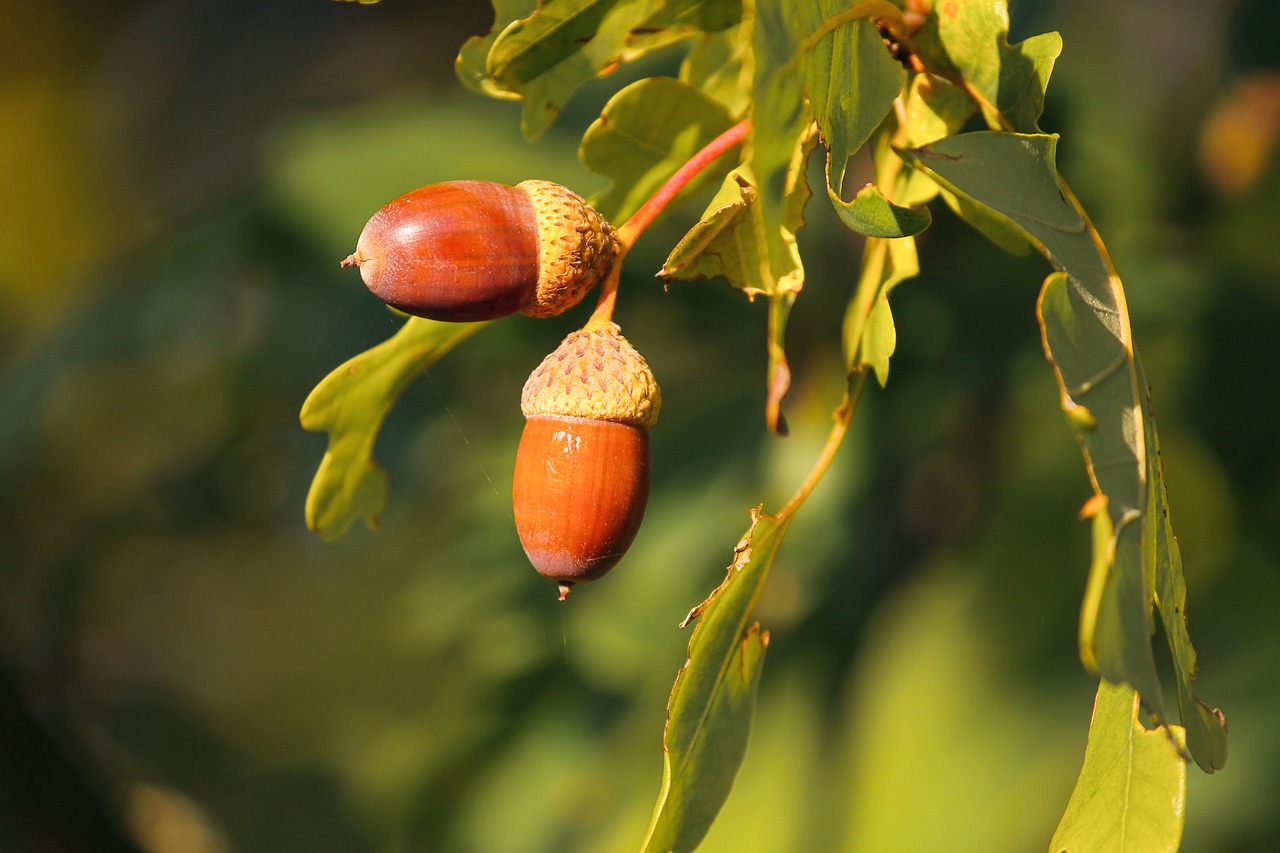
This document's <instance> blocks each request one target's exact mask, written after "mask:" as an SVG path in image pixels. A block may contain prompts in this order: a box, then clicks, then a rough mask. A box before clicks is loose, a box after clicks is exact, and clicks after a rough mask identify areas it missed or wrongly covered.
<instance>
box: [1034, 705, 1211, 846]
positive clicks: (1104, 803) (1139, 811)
mask: <svg viewBox="0 0 1280 853" xmlns="http://www.w3.org/2000/svg"><path fill="white" fill-rule="evenodd" d="M1139 713H1140V702H1139V699H1138V695H1137V694H1136V693H1135V692H1134V691H1133V689H1132V688H1130V687H1127V686H1123V685H1119V686H1117V685H1113V684H1109V683H1108V682H1106V681H1103V682H1101V683H1100V684H1099V685H1098V694H1097V697H1096V698H1095V699H1094V704H1093V719H1092V721H1091V722H1090V724H1089V743H1088V745H1087V746H1086V747H1085V752H1084V764H1083V766H1082V767H1081V768H1080V777H1079V778H1078V779H1077V780H1076V787H1075V790H1074V791H1072V792H1071V799H1070V801H1068V803H1067V808H1066V812H1065V813H1064V814H1063V816H1062V821H1061V823H1059V824H1058V828H1057V830H1056V831H1055V832H1054V834H1053V839H1052V841H1050V842H1049V853H1160V851H1174V850H1177V849H1178V845H1179V843H1180V841H1181V839H1182V824H1183V820H1184V819H1185V809H1186V795H1187V768H1186V764H1185V763H1184V762H1183V760H1182V758H1181V756H1179V754H1178V746H1177V745H1176V744H1177V743H1180V742H1181V740H1182V739H1183V731H1182V729H1181V728H1180V727H1178V726H1169V727H1167V729H1163V728H1162V729H1155V730H1150V731H1149V730H1147V729H1145V728H1143V726H1142V722H1141V720H1140V718H1139ZM1171 741H1173V742H1171Z"/></svg>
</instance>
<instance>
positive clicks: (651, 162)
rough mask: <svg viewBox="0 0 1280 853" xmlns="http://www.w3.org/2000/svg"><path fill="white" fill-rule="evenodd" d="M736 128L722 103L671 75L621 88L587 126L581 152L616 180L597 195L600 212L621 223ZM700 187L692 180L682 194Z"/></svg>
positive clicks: (710, 172)
mask: <svg viewBox="0 0 1280 853" xmlns="http://www.w3.org/2000/svg"><path fill="white" fill-rule="evenodd" d="M732 124H733V119H732V117H731V116H730V115H729V113H728V111H727V110H726V109H725V108H724V106H723V105H722V104H720V103H719V102H717V101H715V100H713V99H711V98H709V97H707V96H706V95H704V94H702V93H701V92H699V91H698V90H697V89H695V88H693V87H692V86H690V85H688V84H687V83H682V82H681V81H679V80H673V79H671V78H670V77H649V78H646V79H644V80H640V81H638V82H636V83H633V84H631V85H630V86H628V87H626V88H625V89H623V90H621V91H620V92H618V93H617V94H616V95H614V96H613V97H612V98H611V99H610V100H609V103H608V104H606V105H605V108H604V111H603V112H602V113H601V115H600V118H598V119H596V121H595V122H594V123H593V124H592V125H591V127H589V128H587V132H586V134H585V135H584V136H583V137H582V146H581V148H580V149H579V152H578V153H579V156H580V157H581V158H582V162H583V164H584V165H586V167H587V168H588V169H590V170H591V171H593V172H595V173H596V174H598V175H603V176H604V177H606V178H609V179H611V180H612V182H613V183H612V184H611V185H610V186H609V188H608V189H606V190H605V191H604V192H603V193H601V194H600V195H599V196H597V197H596V199H595V207H596V209H597V210H599V211H600V212H601V213H603V214H604V216H605V217H606V218H607V219H609V220H610V221H611V222H615V223H621V222H623V221H624V220H626V219H627V217H629V216H631V214H633V213H635V212H636V210H637V209H638V208H639V207H640V205H642V204H643V203H644V202H645V200H646V199H648V198H649V196H650V195H652V194H653V193H654V192H655V191H656V190H657V189H658V188H659V187H661V186H662V184H663V182H664V181H666V179H667V178H669V177H670V176H671V175H672V174H673V173H674V172H675V171H676V170H677V169H679V168H680V167H681V166H682V165H684V163H685V162H686V161H687V160H688V159H689V158H690V157H692V156H693V155H694V154H696V153H697V152H698V151H699V150H700V149H701V148H702V147H703V146H705V145H706V144H707V143H708V142H710V141H711V140H713V139H715V138H716V137H717V136H719V135H720V134H721V133H723V132H724V131H725V130H728V129H729V127H730V126H731V125H732ZM715 174H716V172H715V170H707V171H706V172H703V175H704V176H708V177H710V176H714V175H715ZM701 185H702V181H693V182H691V184H690V185H689V186H688V187H686V189H685V191H684V192H686V193H688V192H695V191H696V190H697V189H698V188H699V187H700V186H701Z"/></svg>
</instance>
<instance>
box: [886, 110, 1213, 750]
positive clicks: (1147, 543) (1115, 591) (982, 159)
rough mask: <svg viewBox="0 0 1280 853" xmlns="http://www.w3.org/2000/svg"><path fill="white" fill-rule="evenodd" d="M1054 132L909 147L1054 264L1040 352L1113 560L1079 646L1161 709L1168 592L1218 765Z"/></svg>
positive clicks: (1100, 277)
mask: <svg viewBox="0 0 1280 853" xmlns="http://www.w3.org/2000/svg"><path fill="white" fill-rule="evenodd" d="M1055 143H1056V137H1054V136H1048V135H1044V134H1011V133H993V132H981V133H968V134H962V135H960V136H953V137H949V138H947V139H943V140H940V141H938V142H936V143H933V144H931V145H926V146H923V147H921V148H917V149H913V150H911V151H908V152H905V155H906V156H908V157H909V158H910V159H911V161H912V163H913V165H916V166H917V167H919V168H923V169H926V170H927V171H928V172H929V173H930V174H931V175H932V176H933V178H934V180H935V181H937V182H938V183H939V184H941V185H942V186H943V187H944V188H946V189H947V190H948V191H950V192H952V193H954V194H955V195H956V196H958V197H964V198H966V199H968V201H969V202H971V203H973V204H974V205H977V206H981V207H984V208H988V209H989V210H990V211H992V212H993V213H994V214H996V215H999V216H1002V217H1004V218H1005V219H1006V220H1008V221H1009V222H1010V223H1012V224H1013V225H1015V226H1017V227H1018V228H1019V229H1020V230H1022V231H1023V232H1024V233H1025V236H1026V238H1027V239H1028V240H1031V241H1032V242H1034V243H1035V244H1036V245H1037V246H1038V247H1039V248H1041V250H1042V251H1043V252H1044V253H1045V255H1046V256H1048V258H1049V259H1050V261H1051V262H1052V264H1053V265H1054V266H1055V267H1056V268H1058V270H1060V271H1059V272H1056V273H1054V274H1052V275H1050V276H1049V277H1048V278H1046V279H1045V283H1044V286H1043V287H1042V289H1041V292H1040V298H1039V301H1038V304H1037V313H1038V316H1039V320H1040V326H1041V334H1042V338H1043V344H1044V349H1045V355H1046V357H1047V358H1048V359H1049V362H1050V364H1051V366H1052V367H1053V370H1054V374H1055V377H1056V378H1057V380H1058V386H1059V391H1060V394H1061V399H1062V407H1063V410H1064V411H1065V412H1066V413H1067V414H1068V421H1069V423H1070V424H1071V427H1072V430H1073V431H1074V432H1075V434H1076V438H1077V439H1078V440H1079V442H1080V446H1081V449H1082V451H1083V453H1084V456H1085V466H1086V469H1087V471H1088V473H1089V477H1090V480H1091V481H1092V483H1093V485H1094V489H1095V492H1096V493H1097V494H1098V495H1100V496H1102V498H1103V499H1104V504H1105V509H1104V510H1102V511H1105V512H1106V513H1107V515H1108V518H1107V522H1108V524H1107V526H1105V527H1104V526H1101V525H1099V524H1098V523H1097V522H1096V521H1095V526H1094V535H1095V537H1097V538H1095V546H1094V547H1095V554H1098V553H1100V554H1103V555H1105V556H1106V558H1107V560H1109V566H1108V567H1107V570H1106V572H1105V573H1103V571H1102V569H1101V568H1100V567H1099V566H1098V565H1097V561H1096V560H1095V567H1094V572H1093V576H1094V577H1095V578H1099V577H1100V578H1102V579H1101V580H1100V581H1099V580H1095V581H1093V582H1091V588H1090V591H1089V594H1087V595H1086V599H1085V606H1084V608H1083V610H1082V618H1081V638H1080V642H1081V650H1082V658H1083V660H1084V662H1085V663H1086V665H1088V666H1089V667H1090V668H1091V669H1094V670H1095V671H1096V672H1098V673H1099V674H1100V675H1102V676H1103V677H1104V678H1106V679H1107V680H1109V681H1112V682H1115V683H1120V682H1125V683H1128V684H1130V685H1132V686H1133V687H1135V688H1137V690H1138V692H1139V693H1140V694H1141V696H1142V700H1143V702H1144V703H1145V704H1146V705H1147V707H1148V708H1150V709H1151V711H1152V712H1153V713H1155V714H1156V715H1157V716H1158V717H1159V718H1160V719H1162V720H1163V719H1165V707H1164V699H1163V695H1162V690H1161V686H1160V680H1159V677H1158V675H1157V673H1156V668H1155V659H1154V654H1153V652H1152V649H1151V635H1152V633H1153V632H1154V630H1155V625H1154V619H1153V616H1152V608H1153V606H1155V605H1156V603H1157V600H1159V601H1161V602H1162V606H1161V608H1160V611H1159V613H1160V617H1161V621H1162V622H1163V623H1164V624H1165V629H1166V633H1167V634H1169V635H1170V636H1171V644H1172V645H1171V648H1174V656H1173V657H1174V667H1175V670H1176V673H1177V677H1178V683H1179V705H1180V712H1181V715H1182V720H1183V723H1184V725H1187V726H1188V727H1190V728H1191V729H1192V730H1194V731H1195V734H1194V736H1192V737H1190V738H1189V739H1188V748H1189V749H1190V751H1191V753H1192V755H1193V756H1194V757H1195V758H1196V761H1197V763H1199V764H1200V766H1201V767H1204V768H1205V769H1213V768H1216V767H1220V766H1221V762H1222V761H1224V760H1225V757H1226V723H1225V720H1224V719H1223V717H1222V715H1221V713H1220V712H1217V711H1210V710H1209V709H1208V708H1207V707H1205V706H1202V705H1201V704H1200V703H1199V701H1198V700H1196V699H1195V697H1194V696H1193V695H1191V694H1190V682H1191V680H1192V679H1193V678H1194V675H1195V672H1194V665H1195V657H1194V652H1193V651H1192V649H1191V644H1190V641H1189V640H1188V639H1187V638H1186V628H1185V623H1184V615H1185V614H1184V612H1183V610H1182V601H1180V598H1184V597H1185V580H1184V578H1183V574H1182V566H1181V557H1180V555H1178V554H1177V552H1176V549H1175V547H1174V545H1173V536H1172V532H1171V530H1168V529H1166V528H1165V527H1164V526H1163V525H1164V524H1167V523H1168V522H1167V508H1166V507H1165V506H1164V498H1163V495H1164V483H1163V472H1162V471H1161V469H1160V465H1159V457H1158V454H1157V452H1156V448H1157V447H1158V444H1157V442H1156V428H1155V421H1154V418H1152V416H1151V413H1150V410H1149V407H1148V406H1147V405H1146V394H1147V391H1146V386H1145V379H1142V378H1141V367H1140V365H1139V363H1138V360H1137V356H1136V353H1135V350H1134V346H1133V338H1132V331H1131V329H1130V327H1129V313H1128V306H1127V303H1126V301H1125V295H1124V289H1123V286H1122V284H1121V281H1120V277H1119V275H1118V274H1117V273H1116V271H1115V269H1114V267H1113V266H1112V264H1111V260H1110V257H1109V256H1108V255H1107V253H1106V249H1105V247H1103V245H1102V242H1101V240H1100V239H1099V238H1098V236H1097V233H1096V232H1095V231H1093V229H1092V228H1091V227H1090V226H1089V225H1088V223H1087V221H1086V220H1085V218H1084V216H1083V214H1082V213H1081V212H1080V210H1079V209H1078V207H1077V204H1076V203H1075V202H1074V200H1073V199H1069V198H1068V194H1067V191H1066V190H1065V188H1064V187H1063V186H1062V184H1061V182H1060V180H1059V178H1058V173H1057V166H1056V164H1055V159H1054V149H1055ZM1157 496H1158V497H1157ZM1161 518H1163V519H1165V521H1163V522H1161V521H1160V519H1161ZM1095 586H1098V587H1100V588H1098V589H1095V588H1094V587H1095ZM1184 694H1185V695H1184Z"/></svg>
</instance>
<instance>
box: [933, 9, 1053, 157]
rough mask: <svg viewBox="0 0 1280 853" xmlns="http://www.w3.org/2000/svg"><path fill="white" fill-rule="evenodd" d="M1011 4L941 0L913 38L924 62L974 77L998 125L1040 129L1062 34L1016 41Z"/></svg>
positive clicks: (994, 125)
mask: <svg viewBox="0 0 1280 853" xmlns="http://www.w3.org/2000/svg"><path fill="white" fill-rule="evenodd" d="M1008 35H1009V4H1008V3H1007V2H1006V0H991V2H985V3H971V2H959V0H937V2H934V4H933V7H932V8H931V9H930V11H929V14H928V16H927V18H926V20H925V24H924V26H923V27H922V28H921V29H920V31H919V32H917V33H916V34H915V35H914V36H913V37H912V39H911V44H912V47H913V48H914V49H915V50H916V51H917V53H918V54H919V55H920V58H921V59H922V60H923V61H924V64H925V65H926V66H927V67H929V68H933V69H937V70H939V71H947V72H950V73H952V74H955V75H957V76H958V77H959V78H961V79H963V80H965V81H967V82H968V84H969V85H971V86H972V87H973V88H974V90H975V91H976V92H978V93H979V94H980V95H981V96H982V97H983V99H984V101H985V103H982V104H980V106H981V108H982V111H983V114H984V117H985V118H986V120H987V123H988V125H989V126H990V127H991V128H992V129H1001V128H1003V129H1010V130H1015V131H1020V132H1023V133H1034V132H1036V131H1038V130H1039V129H1040V128H1039V125H1038V124H1037V123H1038V122H1039V120H1040V114H1041V113H1042V112H1043V111H1044V93H1045V88H1046V87H1047V86H1048V85H1049V75H1050V74H1051V73H1052V72H1053V64H1054V62H1055V61H1056V60H1057V58H1058V54H1060V53H1061V52H1062V37H1061V36H1059V35H1058V34H1057V33H1042V34H1040V35H1037V36H1033V37H1032V38H1029V39H1027V40H1025V41H1022V42H1019V43H1018V44H1016V45H1012V46H1011V45H1010V44H1009V42H1008Z"/></svg>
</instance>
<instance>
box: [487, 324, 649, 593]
mask: <svg viewBox="0 0 1280 853" xmlns="http://www.w3.org/2000/svg"><path fill="white" fill-rule="evenodd" d="M660 406H661V392H660V391H659V389H658V384H657V382H656V381H655V380H654V378H653V373H652V371H650V370H649V366H648V364H647V363H646V362H645V360H644V358H643V357H641V355H640V354H639V353H638V352H636V350H635V349H634V348H633V347H632V346H631V344H630V343H629V342H628V341H627V340H626V338H624V337H623V336H622V335H621V333H620V332H619V330H618V327H617V326H616V325H614V324H612V323H609V324H606V325H603V326H599V327H596V328H591V329H583V330H581V331H578V332H574V333H573V334H571V335H569V336H568V337H567V338H565V340H564V342H563V343H562V344H561V345H560V346H559V347H558V348H557V349H556V350H555V352H553V353H551V355H549V356H547V357H546V358H545V359H544V360H543V362H542V364H541V365H539V366H538V368H537V369H536V370H534V372H533V373H532V375H530V377H529V380H528V382H526V383H525V386H524V392H523V394H522V395H521V409H522V410H523V412H524V414H525V417H526V418H527V420H526V422H525V427H524V432H523V434H522V435H521V437H520V446H519V448H518V450H517V451H516V464H515V472H514V474H513V477H512V505H513V509H514V514H515V521H516V532H517V533H518V534H519V536H520V542H521V544H522V545H523V546H524V550H525V554H526V555H527V556H528V558H529V561H530V562H531V563H532V564H533V566H534V568H535V569H537V570H538V572H539V573H540V574H542V575H544V576H545V577H547V578H550V579H552V580H555V581H557V582H558V583H559V587H560V597H561V599H563V598H564V597H565V596H566V595H567V594H568V592H569V589H570V587H572V586H573V585H574V584H577V583H583V582H586V581H591V580H595V579H597V578H599V577H600V576H602V575H603V574H605V573H606V572H608V571H609V570H610V569H611V568H613V567H614V566H615V565H617V563H618V561H619V560H621V559H622V556H623V555H624V554H625V553H626V551H627V548H629V547H630V545H631V543H632V541H633V540H634V539H635V536H636V533H637V532H638V531H639V529H640V523H641V521H642V520H643V518H644V510H645V505H646V504H647V502H648V498H649V473H650V464H649V427H651V426H652V425H653V424H654V423H655V422H656V421H657V418H658V410H659V408H660Z"/></svg>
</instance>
